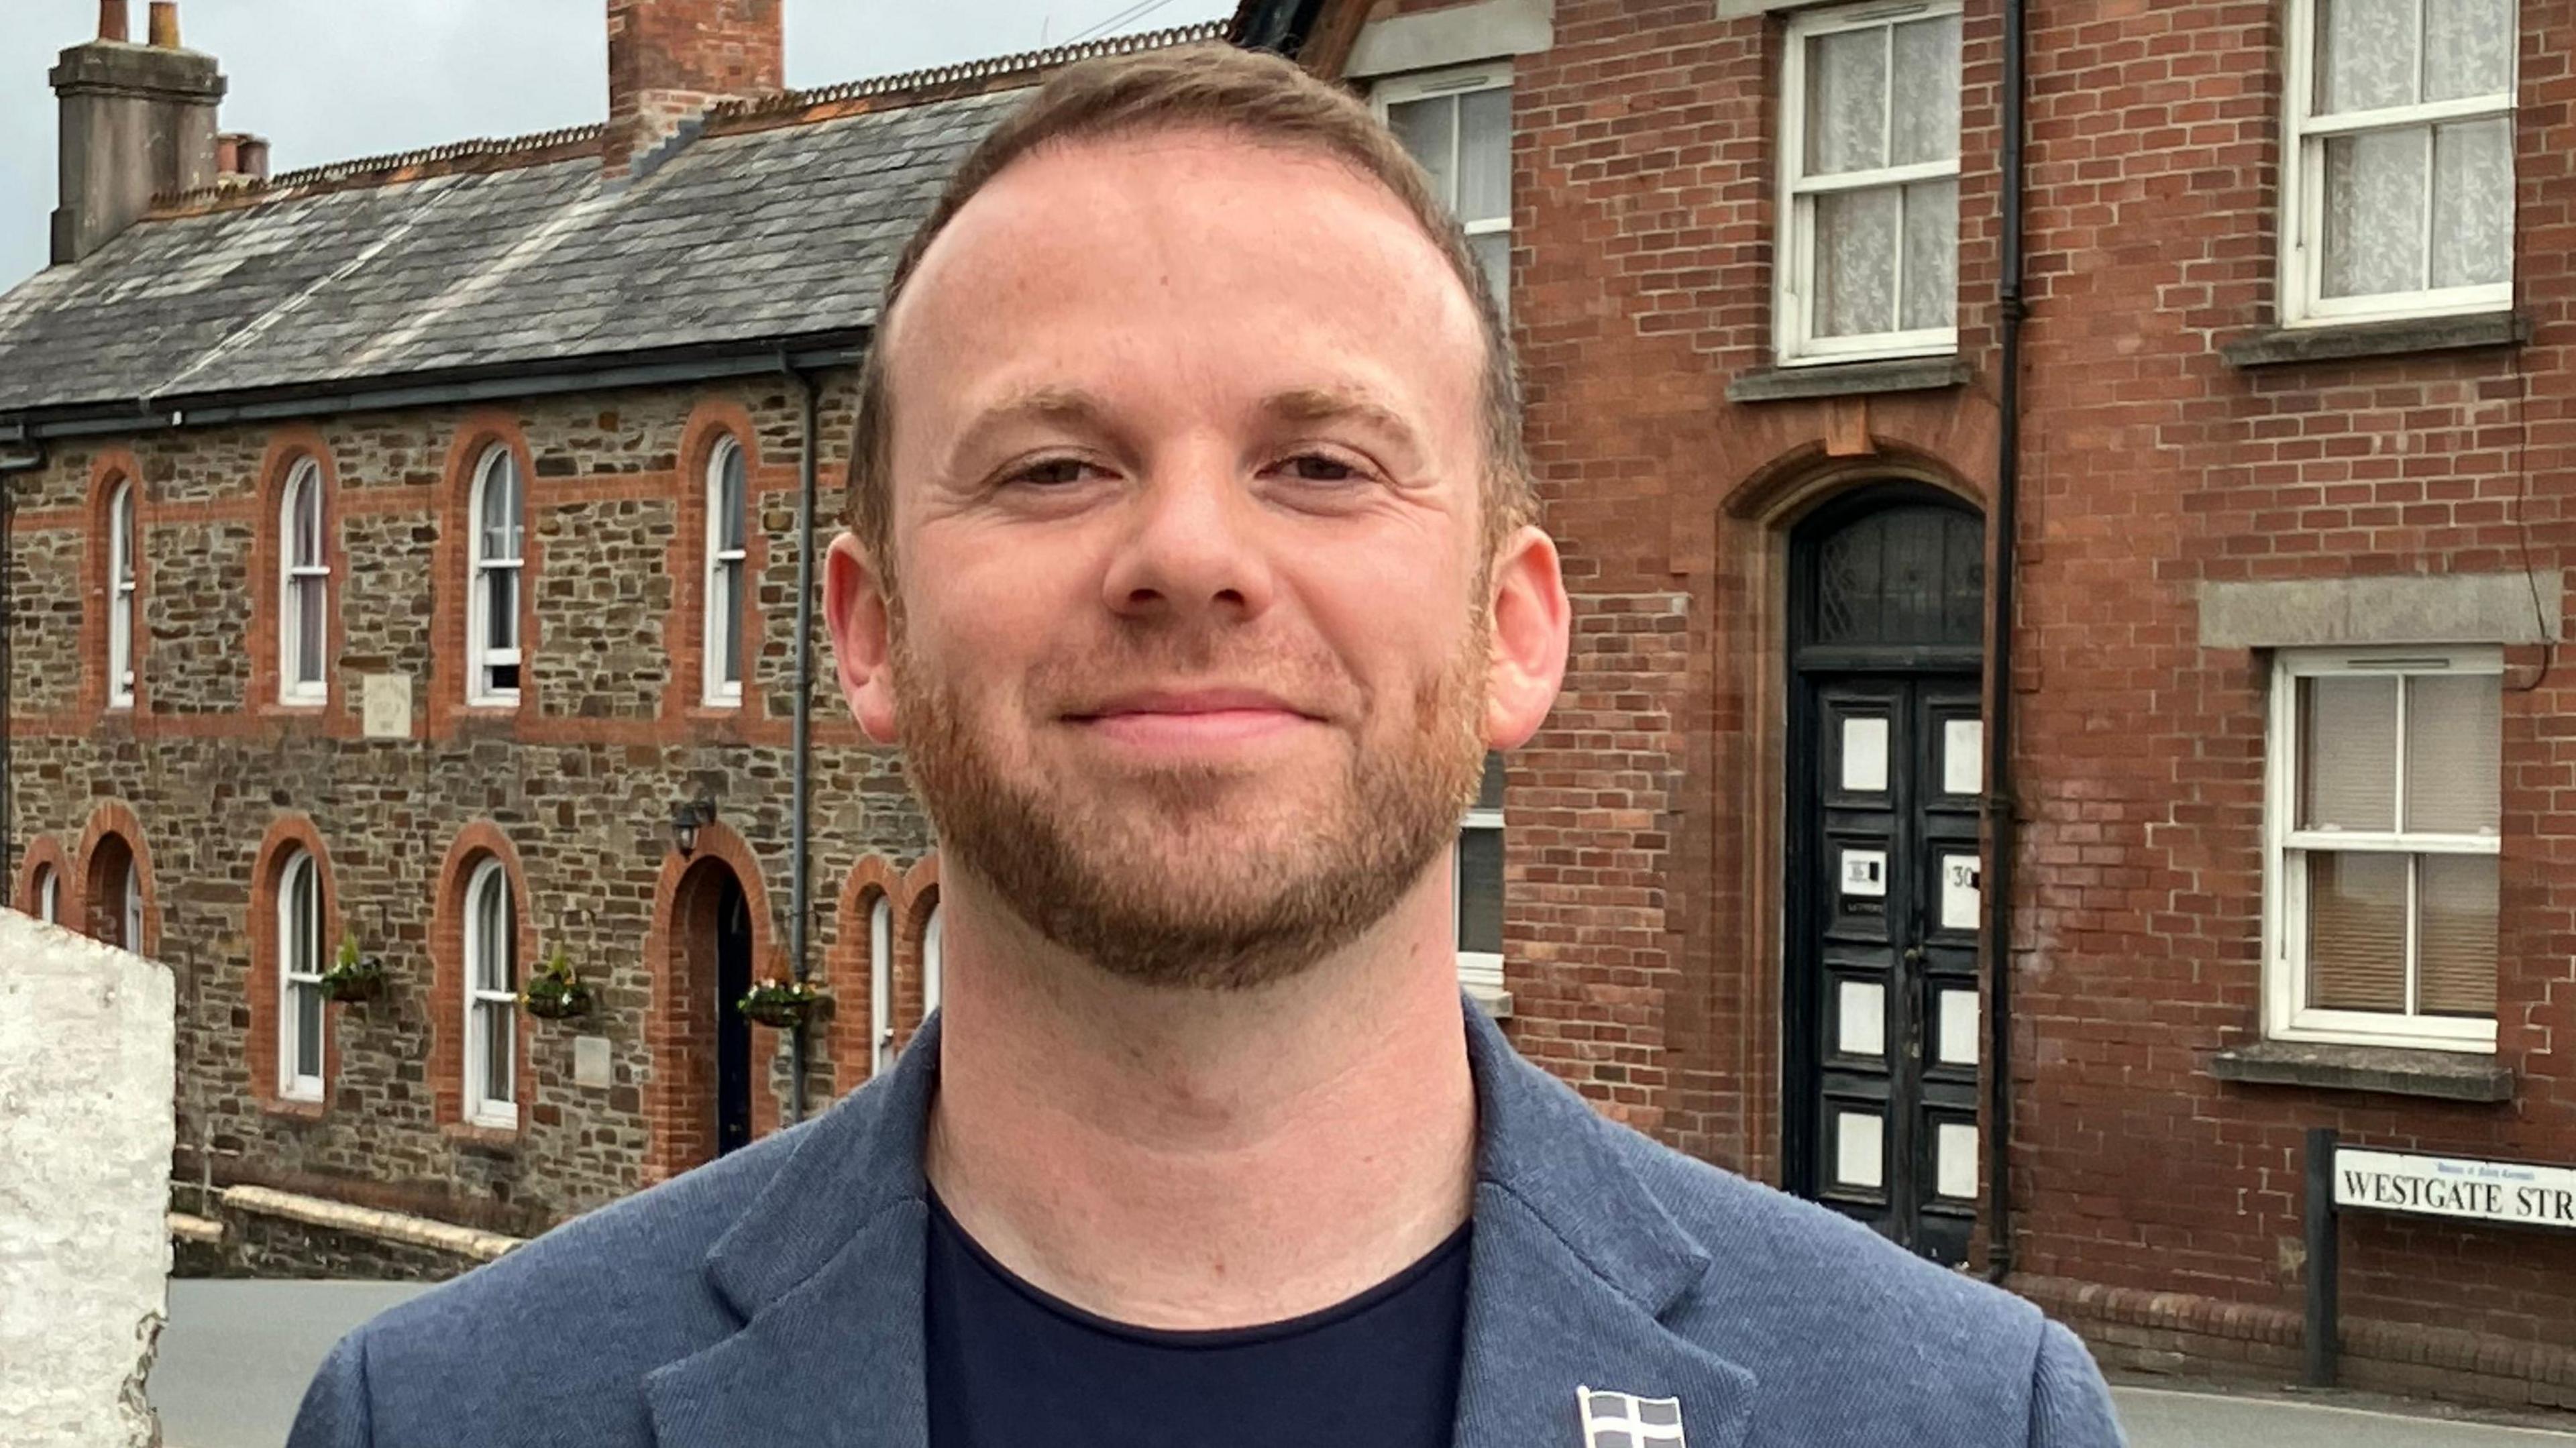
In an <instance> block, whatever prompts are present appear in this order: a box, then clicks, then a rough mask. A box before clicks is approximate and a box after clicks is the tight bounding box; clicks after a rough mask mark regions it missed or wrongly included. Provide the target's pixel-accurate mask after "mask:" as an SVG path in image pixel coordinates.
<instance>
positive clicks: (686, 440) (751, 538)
mask: <svg viewBox="0 0 2576 1448" xmlns="http://www.w3.org/2000/svg"><path fill="white" fill-rule="evenodd" d="M727 440H730V441H732V442H733V443H734V444H735V445H736V446H737V447H740V448H741V449H742V479H743V512H744V521H743V560H742V576H743V581H744V584H745V588H744V594H745V597H744V598H743V603H742V634H743V642H744V645H745V648H744V650H743V661H742V706H741V707H740V708H738V709H737V708H735V707H733V706H731V705H718V706H710V705H709V704H708V703H707V702H706V653H707V467H708V465H709V464H710V463H712V462H713V461H714V460H715V455H716V448H717V446H718V445H719V444H721V443H723V442H725V441H727ZM771 466H772V465H771V464H770V463H769V462H768V461H767V460H766V459H764V458H762V456H761V454H760V433H759V431H758V429H756V428H754V427H753V426H752V422H751V414H750V413H749V412H748V411H746V410H744V408H743V406H742V404H740V403H738V402H735V401H733V400H732V399H730V398H709V399H707V400H706V401H704V402H701V403H699V404H698V405H697V408H696V410H695V411H693V412H691V413H690V414H689V421H688V424H687V426H685V427H683V428H682V429H681V431H680V451H679V463H678V468H679V471H678V475H677V477H676V478H675V479H674V480H673V481H674V484H675V491H676V493H677V496H676V497H675V498H674V499H673V502H674V505H675V507H674V512H673V514H672V517H673V524H672V529H671V541H670V546H669V547H668V548H666V549H665V550H664V552H663V559H662V565H663V568H664V570H665V571H666V572H667V573H668V574H669V575H670V578H671V584H672V587H671V612H670V614H669V615H668V616H667V617H666V618H665V619H664V620H663V624H662V637H663V638H665V639H668V640H669V641H670V650H671V679H670V682H669V683H668V684H666V685H665V686H664V687H663V693H662V717H664V718H666V719H681V718H688V717H691V716H693V715H694V716H696V717H700V718H706V719H710V720H716V721H723V720H734V719H739V720H741V721H743V722H744V723H753V722H757V721H759V720H762V719H766V718H768V717H769V706H768V699H767V695H766V694H765V693H764V692H763V690H762V689H761V684H760V659H761V644H762V641H763V640H764V638H765V637H766V633H765V631H764V630H763V628H762V626H761V613H760V580H761V578H762V576H763V575H764V574H766V573H767V572H768V569H769V534H768V532H767V531H766V530H765V529H763V528H762V527H761V526H760V502H761V494H762V492H763V490H764V489H765V488H766V487H767V486H769V485H770V484H772V483H774V482H776V481H777V479H775V478H773V477H771V476H769V475H768V470H769V469H770V468H771Z"/></svg>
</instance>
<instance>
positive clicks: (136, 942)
mask: <svg viewBox="0 0 2576 1448" xmlns="http://www.w3.org/2000/svg"><path fill="white" fill-rule="evenodd" d="M123 894H124V899H123V900H122V901H121V902H120V903H121V906H122V908H123V910H124V912H125V917H124V922H123V923H124V927H125V948H126V949H127V950H128V951H130V952H132V953H133V954H136V955H141V954H142V953H143V865H142V863H141V862H140V861H138V860H136V859H135V858H134V854H133V852H132V851H130V850H129V851H127V852H126V856H125V889H124V892H123Z"/></svg>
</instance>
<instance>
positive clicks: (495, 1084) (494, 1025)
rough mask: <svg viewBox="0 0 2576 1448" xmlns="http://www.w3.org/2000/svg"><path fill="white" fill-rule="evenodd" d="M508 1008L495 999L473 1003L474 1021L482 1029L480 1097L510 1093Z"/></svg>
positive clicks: (503, 1096)
mask: <svg viewBox="0 0 2576 1448" xmlns="http://www.w3.org/2000/svg"><path fill="white" fill-rule="evenodd" d="M510 1017H511V1012H510V1008H509V1007H508V1006H505V1005H500V1004H497V1003H485V1004H478V1005H477V1006H475V1007H474V1018H475V1020H474V1023H475V1025H476V1026H478V1027H480V1028H481V1030H482V1032H483V1099H484V1100H486V1101H492V1102H507V1101H509V1100H510V1099H511V1097H510V1086H511V1082H510V1076H511V1070H510V1067H511V1060H510V1047H511V1045H512V1042H511V1040H510Z"/></svg>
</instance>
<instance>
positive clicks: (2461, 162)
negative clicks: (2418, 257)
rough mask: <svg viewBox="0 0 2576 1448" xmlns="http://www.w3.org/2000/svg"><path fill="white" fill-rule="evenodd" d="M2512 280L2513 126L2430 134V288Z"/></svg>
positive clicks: (2495, 123) (2503, 123)
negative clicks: (2431, 163) (2431, 140)
mask: <svg viewBox="0 0 2576 1448" xmlns="http://www.w3.org/2000/svg"><path fill="white" fill-rule="evenodd" d="M2511 280H2513V122H2512V120H2511V118H2509V117H2506V116H2498V117H2496V118H2495V119H2493V120H2489V121H2467V122H2464V123H2462V124H2459V125H2454V126H2440V127H2436V128H2435V130H2434V132H2433V285H2435V286H2437V287H2466V286H2477V285H2481V284H2485V283H2492V282H2508V281H2511Z"/></svg>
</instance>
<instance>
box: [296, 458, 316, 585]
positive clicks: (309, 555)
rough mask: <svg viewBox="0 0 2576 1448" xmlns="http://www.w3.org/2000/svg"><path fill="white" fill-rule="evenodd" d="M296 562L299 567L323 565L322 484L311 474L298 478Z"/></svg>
mask: <svg viewBox="0 0 2576 1448" xmlns="http://www.w3.org/2000/svg"><path fill="white" fill-rule="evenodd" d="M295 563H296V566H297V567H299V568H319V567H321V566H322V486H321V481H320V480H319V479H318V478H316V477H314V476H312V475H311V474H306V475H304V476H302V477H299V478H298V479H297V480H296V489H295Z"/></svg>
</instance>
